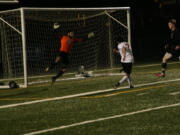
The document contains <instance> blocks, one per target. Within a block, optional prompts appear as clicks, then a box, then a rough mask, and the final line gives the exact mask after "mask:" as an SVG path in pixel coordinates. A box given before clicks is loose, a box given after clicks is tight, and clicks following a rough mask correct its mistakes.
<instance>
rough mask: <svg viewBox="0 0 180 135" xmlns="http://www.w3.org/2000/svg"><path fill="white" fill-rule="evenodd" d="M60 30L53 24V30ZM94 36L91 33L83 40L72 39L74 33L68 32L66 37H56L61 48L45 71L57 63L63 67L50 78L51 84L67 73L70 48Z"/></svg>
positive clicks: (58, 26) (57, 25)
mask: <svg viewBox="0 0 180 135" xmlns="http://www.w3.org/2000/svg"><path fill="white" fill-rule="evenodd" d="M59 28H60V25H59V24H57V23H55V24H54V29H55V30H57V29H59ZM93 36H94V33H93V32H91V33H89V34H88V36H87V37H84V38H74V32H73V31H69V32H68V33H67V35H62V36H58V38H59V39H60V41H61V46H60V49H59V53H58V55H57V57H56V59H55V62H53V63H52V64H51V65H50V66H49V67H47V68H46V69H45V71H46V72H48V71H49V70H51V69H53V68H54V67H55V66H56V65H57V63H59V62H61V63H62V64H63V66H62V67H61V69H60V70H59V72H58V73H57V75H56V76H53V77H52V84H53V83H54V82H55V81H56V79H57V78H58V77H60V76H62V75H63V74H64V72H66V71H67V66H68V65H69V54H70V53H71V50H72V47H73V45H74V43H81V42H82V41H84V40H87V39H89V38H91V37H93Z"/></svg>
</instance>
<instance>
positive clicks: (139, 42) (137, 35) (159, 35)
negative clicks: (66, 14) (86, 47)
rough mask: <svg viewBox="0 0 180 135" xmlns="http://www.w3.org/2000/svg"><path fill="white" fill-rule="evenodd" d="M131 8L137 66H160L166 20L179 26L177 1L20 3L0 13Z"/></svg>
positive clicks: (26, 0) (53, 0)
mask: <svg viewBox="0 0 180 135" xmlns="http://www.w3.org/2000/svg"><path fill="white" fill-rule="evenodd" d="M123 6H130V7H131V32H132V48H133V53H134V56H135V61H136V62H156V61H157V62H160V61H161V59H162V56H163V55H164V52H165V50H164V44H165V41H166V39H167V37H168V35H169V30H168V27H167V26H168V25H167V23H168V20H169V19H171V18H175V19H176V20H177V27H179V26H180V16H179V14H180V0H141V1H140V0H106V1H105V0H46V1H45V0H20V1H19V3H18V4H1V5H0V10H6V9H13V8H19V7H123Z"/></svg>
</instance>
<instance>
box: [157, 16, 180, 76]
mask: <svg viewBox="0 0 180 135" xmlns="http://www.w3.org/2000/svg"><path fill="white" fill-rule="evenodd" d="M168 27H169V29H170V31H171V33H170V37H169V39H168V41H167V43H166V45H165V50H166V53H165V55H164V57H163V59H162V72H161V73H157V74H156V76H158V77H165V73H166V68H167V61H168V60H169V59H170V58H172V57H173V56H178V57H179V56H180V31H179V30H178V29H177V28H176V20H175V19H171V20H169V22H168Z"/></svg>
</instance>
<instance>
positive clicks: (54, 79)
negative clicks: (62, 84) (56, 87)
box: [51, 77, 56, 85]
mask: <svg viewBox="0 0 180 135" xmlns="http://www.w3.org/2000/svg"><path fill="white" fill-rule="evenodd" d="M55 81H56V77H52V82H51V85H53V84H54V83H55Z"/></svg>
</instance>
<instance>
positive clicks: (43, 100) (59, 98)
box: [0, 79, 180, 109]
mask: <svg viewBox="0 0 180 135" xmlns="http://www.w3.org/2000/svg"><path fill="white" fill-rule="evenodd" d="M176 81H180V79H174V80H166V81H159V82H153V83H146V84H138V85H134V86H135V87H141V86H149V85H154V84H161V83H166V82H176ZM124 88H128V87H127V86H125V87H120V88H118V89H114V88H110V89H104V90H97V91H92V92H84V93H79V94H74V95H67V96H62V97H54V98H49V99H47V98H46V99H42V100H35V101H28V102H23V103H17V104H9V105H2V106H0V109H4V108H12V107H17V106H24V105H31V104H36V103H42V102H49V101H55V100H62V99H69V98H75V97H80V96H88V95H93V94H99V93H104V92H110V91H117V90H121V89H124Z"/></svg>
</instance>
